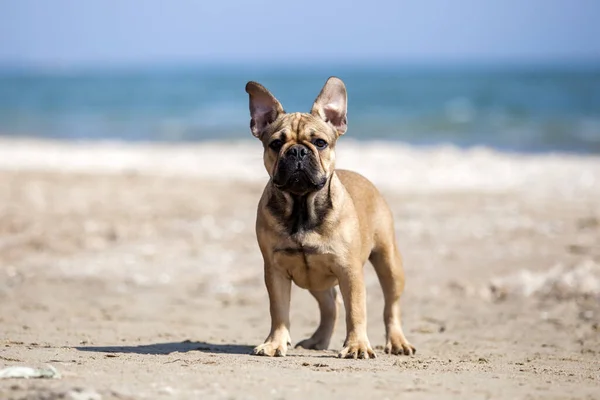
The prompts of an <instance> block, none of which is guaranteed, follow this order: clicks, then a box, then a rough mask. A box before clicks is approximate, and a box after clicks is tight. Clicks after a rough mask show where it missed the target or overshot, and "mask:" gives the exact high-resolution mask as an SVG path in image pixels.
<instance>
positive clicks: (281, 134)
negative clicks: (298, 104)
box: [264, 112, 336, 141]
mask: <svg viewBox="0 0 600 400" xmlns="http://www.w3.org/2000/svg"><path fill="white" fill-rule="evenodd" d="M270 128H271V129H269V131H268V132H265V133H266V134H265V135H264V139H267V140H269V139H271V138H273V137H276V138H278V139H280V140H283V141H287V140H294V141H301V140H310V139H313V138H317V137H320V138H323V139H329V140H334V139H335V138H336V134H335V130H334V129H333V127H332V126H331V125H329V124H327V123H326V122H324V121H323V120H322V119H320V118H318V117H315V116H313V115H311V114H307V113H299V112H297V113H290V114H284V115H282V116H281V117H280V118H278V119H277V120H276V121H275V122H274V123H273V124H272V125H271V127H270Z"/></svg>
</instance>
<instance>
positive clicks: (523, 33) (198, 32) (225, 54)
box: [0, 0, 600, 68]
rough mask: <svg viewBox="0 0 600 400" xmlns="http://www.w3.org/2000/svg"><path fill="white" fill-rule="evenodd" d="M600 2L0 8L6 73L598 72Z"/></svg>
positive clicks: (98, 1)
mask: <svg viewBox="0 0 600 400" xmlns="http://www.w3.org/2000/svg"><path fill="white" fill-rule="evenodd" d="M598 20H600V0H410V1H408V0H369V1H358V0H330V1H326V0H303V1H286V0H278V1H273V0H269V1H267V0H214V1H213V0H195V1H194V0H172V1H166V0H137V1H134V0H0V66H9V67H11V66H33V67H42V68H68V67H78V66H118V65H155V64H186V63H201V62H216V63H219V62H226V63H281V64H290V63H291V64H293V63H320V62H333V63H352V62H375V63H377V62H407V63H467V64H468V63H540V62H541V63H555V62H560V63H588V62H593V63H600V23H598Z"/></svg>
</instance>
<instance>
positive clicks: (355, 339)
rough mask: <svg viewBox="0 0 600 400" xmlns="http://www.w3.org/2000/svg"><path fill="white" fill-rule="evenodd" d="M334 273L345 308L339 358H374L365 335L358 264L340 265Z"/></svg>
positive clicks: (363, 297) (362, 281)
mask: <svg viewBox="0 0 600 400" xmlns="http://www.w3.org/2000/svg"><path fill="white" fill-rule="evenodd" d="M337 272H338V273H337V274H336V275H337V277H338V281H339V285H340V291H341V292H342V298H343V299H344V307H345V308H346V340H345V341H344V348H343V349H342V351H341V352H340V353H339V354H338V357H340V358H375V357H376V355H375V352H374V351H373V349H372V348H371V344H370V343H369V338H368V337H367V304H366V297H367V295H366V289H365V282H364V277H363V273H362V267H361V266H360V265H355V266H344V267H340V268H339V269H338V271H337Z"/></svg>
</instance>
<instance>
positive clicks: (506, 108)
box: [0, 66, 600, 153]
mask: <svg viewBox="0 0 600 400" xmlns="http://www.w3.org/2000/svg"><path fill="white" fill-rule="evenodd" d="M329 75H337V76H339V77H341V78H342V79H343V80H344V81H345V82H346V85H347V88H348V96H349V105H348V108H349V110H348V119H349V130H348V133H347V135H348V136H352V137H353V138H354V139H359V140H369V139H384V140H394V141H402V142H405V143H409V144H414V145H435V144H455V145H458V146H461V147H468V146H473V145H485V146H490V147H494V148H497V149H501V150H510V151H519V152H545V151H569V152H579V153H600V68H579V69H576V68H570V69H569V68H539V69H536V68H533V67H532V68H520V69H518V68H513V69H510V68H504V69H500V68H498V69H493V68H487V69H486V68H478V69H477V68H471V69H469V68H462V69H461V68H445V69H444V68H416V67H413V68H401V67H397V68H396V67H380V68H377V67H353V68H350V67H345V68H333V67H332V68H327V69H325V68H322V69H315V68H312V69H311V68H305V69H300V68H298V69H289V68H288V69H285V68H279V69H278V68H259V67H254V68H245V67H240V68H234V67H233V66H227V67H222V68H218V67H214V66H213V67H210V68H209V67H198V68H179V69H178V68H171V69H166V68H163V69H145V70H142V69H140V70H133V69H130V70H122V71H110V70H105V71H101V70H98V71H90V72H85V73H84V72H81V73H70V74H67V73H62V74H57V73H54V74H43V73H36V72H14V71H13V72H8V71H4V72H0V134H2V135H13V136H18V135H20V136H34V137H52V138H64V139H106V138H108V139H122V140H128V141H136V140H150V141H182V140H207V139H210V140H213V139H238V138H247V139H249V138H251V134H250V131H249V129H248V124H249V115H248V99H247V95H246V93H245V92H244V86H245V84H246V82H247V81H248V80H256V81H259V82H261V83H263V84H264V85H265V86H267V87H268V88H269V89H270V90H271V91H272V92H273V93H274V94H275V96H276V97H277V98H278V99H279V100H280V101H281V102H282V104H283V106H284V108H285V109H286V110H288V111H308V110H309V109H310V106H311V104H312V101H313V100H314V98H315V97H316V95H317V94H318V92H319V90H320V89H321V87H322V85H323V84H324V82H325V80H326V79H327V77H328V76H329Z"/></svg>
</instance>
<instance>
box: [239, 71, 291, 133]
mask: <svg viewBox="0 0 600 400" xmlns="http://www.w3.org/2000/svg"><path fill="white" fill-rule="evenodd" d="M246 93H248V94H249V95H250V117H251V119H250V130H251V131H252V134H253V135H254V136H256V137H257V138H259V139H260V137H261V134H262V132H263V130H264V129H265V128H266V127H267V126H269V125H270V124H271V123H272V122H273V121H275V120H276V119H277V117H278V116H279V115H280V114H282V113H284V111H283V107H282V106H281V103H280V102H279V101H278V100H277V99H276V98H275V96H273V95H272V94H271V92H269V91H268V90H267V88H265V87H264V86H263V85H261V84H260V83H257V82H252V81H251V82H248V83H247V84H246Z"/></svg>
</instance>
